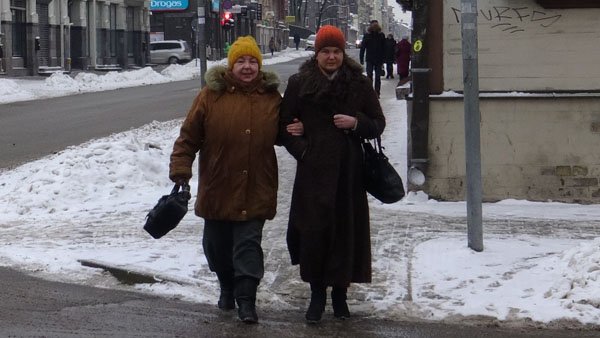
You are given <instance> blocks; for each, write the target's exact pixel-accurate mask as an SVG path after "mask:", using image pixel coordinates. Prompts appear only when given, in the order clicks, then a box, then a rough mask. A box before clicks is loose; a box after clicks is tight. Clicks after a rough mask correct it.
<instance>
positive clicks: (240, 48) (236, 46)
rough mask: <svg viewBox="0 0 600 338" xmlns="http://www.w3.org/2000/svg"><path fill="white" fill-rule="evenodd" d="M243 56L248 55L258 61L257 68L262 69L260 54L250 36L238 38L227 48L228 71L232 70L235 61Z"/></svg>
mask: <svg viewBox="0 0 600 338" xmlns="http://www.w3.org/2000/svg"><path fill="white" fill-rule="evenodd" d="M244 55H250V56H252V57H254V58H256V59H257V60H258V67H259V68H261V67H262V54H261V53H260V49H259V48H258V45H257V44H256V40H254V38H253V37H251V36H250V35H248V36H240V37H239V38H238V39H237V40H235V42H234V43H233V44H232V45H231V47H229V53H227V66H228V67H229V69H233V64H234V63H235V61H237V59H239V58H240V57H242V56H244Z"/></svg>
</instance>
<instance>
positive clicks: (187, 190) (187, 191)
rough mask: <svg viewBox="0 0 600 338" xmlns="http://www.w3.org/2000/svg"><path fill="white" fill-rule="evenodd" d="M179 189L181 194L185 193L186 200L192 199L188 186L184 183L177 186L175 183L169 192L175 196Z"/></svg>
mask: <svg viewBox="0 0 600 338" xmlns="http://www.w3.org/2000/svg"><path fill="white" fill-rule="evenodd" d="M179 188H181V192H186V193H187V194H186V195H187V196H188V199H190V198H192V195H191V193H190V185H189V184H187V183H184V184H182V185H179V184H177V183H175V186H173V189H172V190H171V195H175V194H177V193H178V192H179Z"/></svg>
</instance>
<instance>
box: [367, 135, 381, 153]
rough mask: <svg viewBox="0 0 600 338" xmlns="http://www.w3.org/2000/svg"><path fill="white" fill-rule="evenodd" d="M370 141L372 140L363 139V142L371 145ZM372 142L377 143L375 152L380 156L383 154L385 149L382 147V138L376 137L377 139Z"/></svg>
mask: <svg viewBox="0 0 600 338" xmlns="http://www.w3.org/2000/svg"><path fill="white" fill-rule="evenodd" d="M369 140H370V139H366V138H363V142H365V143H370V141H369ZM371 140H374V141H375V151H376V152H377V153H378V154H383V149H384V148H383V147H382V146H381V136H377V137H375V138H373V139H371Z"/></svg>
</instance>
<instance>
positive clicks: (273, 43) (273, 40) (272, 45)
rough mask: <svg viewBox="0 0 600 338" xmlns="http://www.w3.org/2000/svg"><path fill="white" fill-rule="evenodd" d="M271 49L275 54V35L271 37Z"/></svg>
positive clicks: (272, 53)
mask: <svg viewBox="0 0 600 338" xmlns="http://www.w3.org/2000/svg"><path fill="white" fill-rule="evenodd" d="M269 50H270V51H271V56H273V55H274V53H275V38H274V37H271V39H270V40H269Z"/></svg>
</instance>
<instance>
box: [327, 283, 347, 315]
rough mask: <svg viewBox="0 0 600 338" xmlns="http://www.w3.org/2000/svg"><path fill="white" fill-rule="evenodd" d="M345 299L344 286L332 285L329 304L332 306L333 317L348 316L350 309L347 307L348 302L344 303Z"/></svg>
mask: <svg viewBox="0 0 600 338" xmlns="http://www.w3.org/2000/svg"><path fill="white" fill-rule="evenodd" d="M346 299H347V297H346V288H345V287H339V286H334V287H333V289H332V290H331V306H332V307H333V315H334V316H335V318H340V319H346V318H350V310H349V309H348V304H346Z"/></svg>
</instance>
